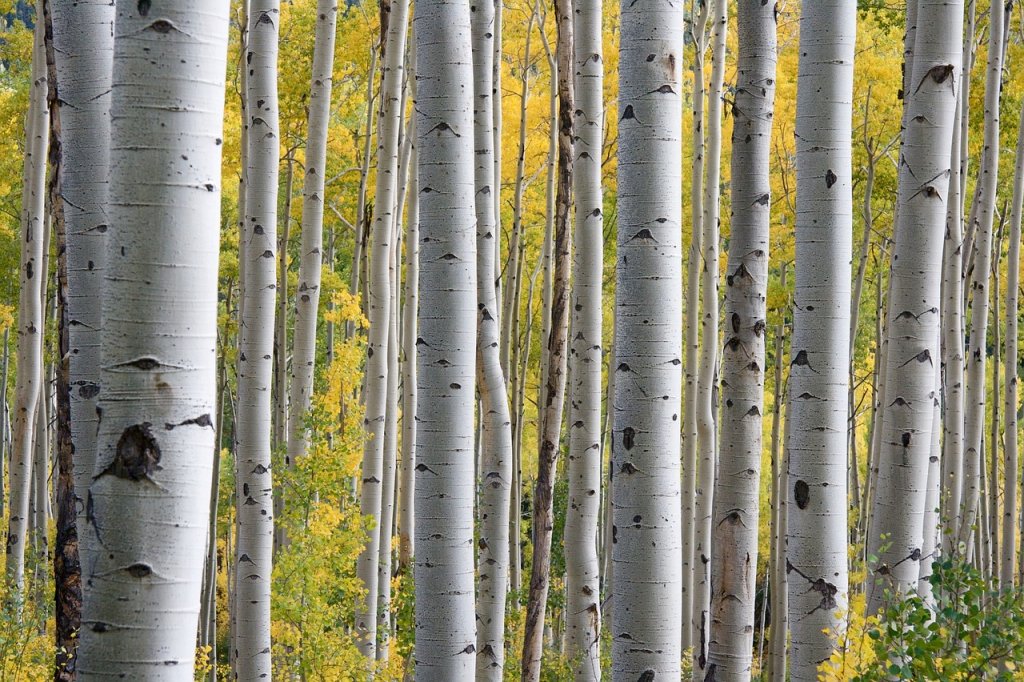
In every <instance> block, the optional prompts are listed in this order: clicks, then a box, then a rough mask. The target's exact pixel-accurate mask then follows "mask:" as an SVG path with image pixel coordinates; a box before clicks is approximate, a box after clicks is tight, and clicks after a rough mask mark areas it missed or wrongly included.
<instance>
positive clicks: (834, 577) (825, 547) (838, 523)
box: [786, 0, 857, 680]
mask: <svg viewBox="0 0 1024 682" xmlns="http://www.w3.org/2000/svg"><path fill="white" fill-rule="evenodd" d="M856 23H857V5H856V2H853V0H833V1H828V2H815V3H812V4H808V5H804V8H803V13H802V14H801V17H800V67H799V74H798V76H797V120H796V130H795V134H796V164H797V165H796V168H797V178H796V183H797V184H796V187H797V193H796V298H795V302H794V305H793V311H794V312H793V342H792V346H791V351H790V358H791V360H790V384H789V409H788V412H787V419H788V420H789V427H790V429H791V430H790V441H789V448H788V453H787V458H786V462H787V468H788V479H787V483H788V485H787V488H786V511H787V533H788V535H789V537H788V544H787V549H786V553H787V557H786V573H787V574H788V576H789V581H790V582H791V583H794V585H793V587H792V589H790V591H789V616H788V619H789V626H790V630H791V632H792V645H791V649H790V674H791V676H792V679H793V680H816V679H817V676H818V673H817V666H818V664H819V663H820V662H821V661H822V660H824V659H826V658H828V656H829V655H830V654H831V653H832V649H833V647H834V646H835V640H834V639H833V638H832V637H830V636H829V634H827V630H831V631H834V632H835V631H838V627H839V625H840V621H839V611H840V610H841V609H844V608H845V607H846V600H847V588H848V575H847V558H846V552H847V511H848V503H847V445H848V442H849V441H848V439H847V437H846V433H847V432H846V424H847V402H848V391H849V386H848V382H849V353H850V326H849V325H850V303H851V295H850V293H851V292H850V282H851V272H850V270H851V266H850V261H851V255H852V253H851V252H852V248H853V243H852V240H853V196H852V180H853V178H852V167H851V157H852V145H851V136H852V120H851V119H852V115H853V112H852V103H853V57H854V43H855V37H856V36H855V31H856Z"/></svg>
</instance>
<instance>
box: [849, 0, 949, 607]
mask: <svg viewBox="0 0 1024 682" xmlns="http://www.w3.org/2000/svg"><path fill="white" fill-rule="evenodd" d="M919 4H920V10H919V11H920V12H921V13H922V14H923V13H927V15H928V17H929V20H928V21H924V22H921V23H920V25H919V26H918V27H917V42H916V46H915V49H914V71H913V75H912V77H911V79H910V81H909V82H910V84H911V85H912V89H911V91H910V92H908V93H907V94H906V96H907V98H908V100H909V101H908V104H907V107H908V111H907V115H906V117H905V119H906V128H905V129H904V132H903V146H902V149H901V155H902V158H901V163H900V177H899V193H898V198H897V225H896V243H895V245H894V248H893V262H892V270H891V273H892V274H891V278H892V279H891V294H890V300H889V315H888V324H889V348H888V355H887V357H886V367H885V372H886V382H885V384H886V392H885V394H884V397H883V399H882V401H883V406H882V409H883V417H882V434H881V450H880V451H879V453H878V454H879V458H878V468H879V471H878V479H877V488H876V494H875V503H874V509H873V512H872V517H871V523H870V526H869V531H868V537H867V548H868V549H867V553H868V558H869V563H870V564H871V565H869V570H872V571H873V574H874V578H873V584H869V585H868V612H869V613H875V612H876V611H877V610H878V609H879V607H880V606H881V605H882V603H883V597H884V593H885V590H886V588H895V589H897V590H905V589H913V588H914V587H915V586H916V585H917V582H918V578H919V576H920V559H921V548H922V540H923V536H922V528H923V516H924V511H925V497H926V489H927V484H928V468H929V457H930V456H931V454H932V449H931V447H932V443H931V440H932V420H933V418H934V398H935V363H936V362H937V360H936V359H937V358H938V357H939V348H938V340H939V336H938V333H939V306H940V305H941V300H940V299H941V292H940V285H941V277H942V248H943V240H944V239H943V234H944V226H945V225H946V203H947V201H946V199H947V192H948V187H949V164H950V154H951V149H952V142H953V127H954V125H955V123H956V118H955V114H956V102H957V89H956V83H957V82H958V81H959V74H960V60H961V43H960V40H961V30H962V27H963V6H962V4H961V3H958V2H945V1H939V0H922V1H921V2H920V3H919ZM883 533H884V534H885V538H883V537H882V535H883ZM869 577H870V576H869Z"/></svg>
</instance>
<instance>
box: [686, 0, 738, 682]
mask: <svg viewBox="0 0 1024 682" xmlns="http://www.w3.org/2000/svg"><path fill="white" fill-rule="evenodd" d="M711 1H713V2H714V10H713V12H712V14H711V36H712V40H711V43H712V47H711V83H710V85H709V87H708V113H707V116H706V117H705V123H706V125H707V126H708V136H707V144H706V147H705V149H704V154H705V177H704V196H703V198H702V203H703V207H704V212H703V214H702V216H701V230H702V234H701V246H702V247H703V249H704V264H703V267H704V272H703V277H702V278H701V279H702V282H701V305H702V308H703V315H702V317H701V337H702V345H701V352H700V371H699V373H698V377H697V390H698V391H699V393H698V396H699V397H698V403H697V440H698V443H699V450H700V452H699V456H700V465H699V473H698V476H699V478H698V482H697V504H696V510H695V511H696V513H695V525H696V531H695V535H696V538H695V540H694V544H693V571H694V573H693V606H692V608H691V617H692V619H693V625H692V633H691V636H692V641H691V646H692V647H693V678H694V680H701V679H703V678H704V672H705V669H706V667H707V664H708V645H709V640H710V637H711V551H712V549H711V535H712V525H711V524H712V516H713V512H714V487H715V469H716V468H717V466H718V421H717V415H716V407H717V406H716V404H715V402H716V398H717V395H718V363H719V357H718V340H719V337H718V283H719V282H718V280H719V275H718V267H719V265H718V260H719V222H720V218H721V206H720V205H719V200H720V198H721V191H722V190H721V184H720V183H721V166H722V90H723V83H724V79H725V57H726V55H725V47H726V32H727V30H728V28H729V15H728V10H729V7H728V5H729V3H728V0H711Z"/></svg>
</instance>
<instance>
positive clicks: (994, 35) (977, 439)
mask: <svg viewBox="0 0 1024 682" xmlns="http://www.w3.org/2000/svg"><path fill="white" fill-rule="evenodd" d="M1001 7H1002V3H999V2H993V3H992V8H993V9H992V11H990V12H989V15H990V16H989V45H988V64H987V67H986V69H987V70H986V78H985V137H984V142H983V146H982V150H983V151H982V168H981V175H980V176H979V178H978V185H979V189H978V191H977V193H976V200H975V205H976V207H977V213H978V225H977V228H976V233H977V237H976V241H977V246H976V248H977V251H976V253H975V256H974V273H975V276H974V279H973V280H972V282H971V288H972V293H973V295H974V303H973V306H972V311H971V335H970V341H969V343H968V352H967V394H966V405H965V410H966V414H965V418H964V443H965V445H964V492H963V496H962V497H963V520H962V523H961V525H960V530H959V538H960V540H961V541H963V542H966V543H967V547H968V553H969V551H970V548H971V546H972V539H973V530H972V529H973V526H974V524H975V522H976V520H977V508H978V503H979V497H980V491H979V486H978V484H979V480H980V472H981V467H982V466H983V461H982V459H981V442H982V439H983V432H984V430H985V365H986V364H987V355H988V351H987V349H986V344H987V337H988V307H989V298H988V288H989V287H988V277H989V271H990V267H991V259H992V223H993V218H994V216H995V210H996V205H995V204H996V189H997V187H996V184H997V182H998V173H999V153H998V150H999V89H1000V84H1001V82H1002V44H1003V42H1002V41H1003V38H1002V35H1003V13H1002V12H1001V11H999V8H1001Z"/></svg>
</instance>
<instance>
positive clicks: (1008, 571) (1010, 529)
mask: <svg viewBox="0 0 1024 682" xmlns="http://www.w3.org/2000/svg"><path fill="white" fill-rule="evenodd" d="M1020 121H1021V125H1020V127H1019V128H1018V132H1017V154H1016V158H1015V162H1014V178H1013V204H1012V208H1011V213H1010V250H1009V253H1008V254H1007V260H1006V339H1005V343H1006V353H1005V357H1006V359H1005V366H1004V371H1005V379H1006V381H1005V384H1006V385H1005V388H1004V390H1005V394H1004V397H1003V399H1004V401H1005V406H1004V412H1005V417H1004V419H1005V420H1006V424H1005V425H1004V429H1003V447H1004V449H1005V452H1004V453H1003V458H1004V459H1003V476H1004V477H1005V479H1004V480H1005V484H1004V492H1003V537H1002V545H1001V547H1002V556H1001V557H1000V563H999V586H1000V588H1001V589H1003V590H1009V589H1012V588H1013V583H1014V571H1015V570H1016V565H1017V544H1016V543H1017V527H1016V523H1017V485H1018V477H1019V464H1018V450H1017V428H1018V425H1017V367H1018V350H1019V347H1018V329H1017V315H1018V310H1017V301H1018V287H1019V286H1020V225H1021V213H1022V211H1024V107H1022V108H1021V115H1020Z"/></svg>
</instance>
